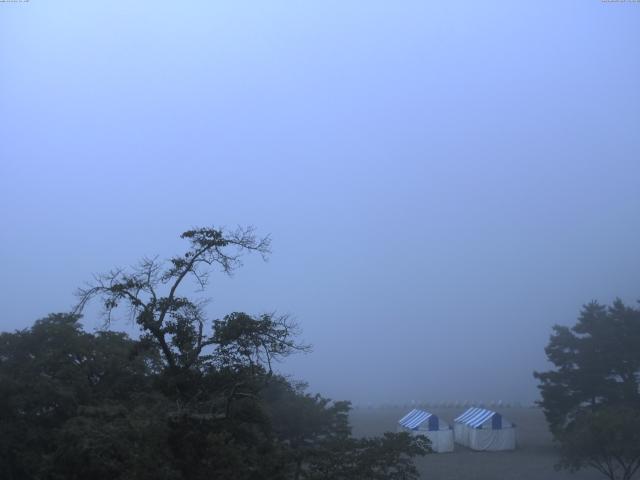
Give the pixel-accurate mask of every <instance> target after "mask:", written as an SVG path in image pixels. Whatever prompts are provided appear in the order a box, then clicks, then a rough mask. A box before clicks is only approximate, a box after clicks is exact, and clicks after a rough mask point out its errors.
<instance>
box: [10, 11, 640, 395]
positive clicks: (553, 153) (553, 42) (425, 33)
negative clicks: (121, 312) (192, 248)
mask: <svg viewBox="0 0 640 480" xmlns="http://www.w3.org/2000/svg"><path fill="white" fill-rule="evenodd" d="M0 113H1V115H0V159H1V164H0V202H1V205H2V207H1V208H2V210H1V219H2V226H1V228H0V242H1V243H0V246H1V248H0V262H1V265H2V273H1V274H0V301H1V304H2V310H3V311H2V325H1V327H2V329H3V330H12V329H17V328H24V327H27V326H28V325H30V324H31V323H32V322H33V321H34V320H36V319H37V318H40V317H42V316H44V315H46V314H47V313H49V312H54V311H63V310H68V309H69V307H70V306H71V305H72V304H73V302H74V297H73V295H72V294H73V292H74V290H75V289H76V287H78V286H80V285H81V284H82V283H83V282H84V281H85V280H87V279H89V278H90V276H91V274H93V273H97V272H102V271H105V270H108V269H110V268H111V267H113V266H117V265H121V266H126V265H130V264H133V263H135V262H136V261H137V259H139V258H140V257H141V256H143V255H153V254H159V255H160V256H161V257H168V256H169V255H171V254H173V253H179V252H181V250H182V247H183V246H182V243H181V241H180V240H179V239H178V234H179V233H180V232H182V231H184V230H185V229H187V228H189V227H192V226H205V225H212V224H215V225H217V226H219V225H227V226H231V227H233V226H235V225H237V224H241V225H247V224H252V225H255V226H256V228H257V229H258V231H259V232H261V233H265V234H266V233H271V235H272V237H273V255H272V256H271V258H270V260H269V262H267V263H262V262H261V261H260V260H259V259H258V258H248V259H247V261H246V263H245V267H244V268H243V269H242V270H240V271H238V272H237V274H236V275H235V276H234V277H233V278H232V279H227V278H225V277H223V276H221V275H220V276H215V277H214V278H213V282H212V286H211V287H212V288H211V290H210V293H211V297H212V298H213V301H212V303H211V305H210V311H211V316H212V318H215V317H218V316H221V315H224V314H225V313H228V312H230V311H233V310H243V311H248V312H251V313H259V312H262V311H271V310H278V311H279V312H282V313H291V314H292V315H293V316H295V317H296V318H297V319H298V321H299V322H300V324H301V325H302V327H303V330H304V333H303V338H304V339H305V340H307V341H308V342H310V343H312V344H313V345H314V352H313V353H312V354H310V355H304V356H298V357H295V358H292V359H290V360H289V361H288V362H287V363H285V364H283V365H282V366H281V367H280V368H281V369H282V371H284V372H287V373H290V374H292V375H294V376H295V377H297V378H304V379H306V380H308V381H309V382H310V384H311V387H312V389H313V390H314V391H320V392H322V393H324V394H326V395H328V396H331V397H333V398H349V399H353V400H354V401H355V402H358V403H363V402H374V403H375V402H384V401H405V400H410V399H416V400H425V399H431V400H444V399H454V400H456V399H462V400H464V399H481V400H492V399H506V400H511V399H516V400H523V401H529V400H532V399H534V398H536V396H537V391H536V387H535V382H534V379H533V378H532V375H531V372H532V371H533V370H534V369H544V368H546V367H547V364H546V362H545V357H544V352H543V348H544V346H545V344H546V342H547V340H548V336H549V333H550V328H551V326H552V325H553V324H555V323H561V324H571V323H573V322H574V320H575V318H576V315H577V313H578V310H579V308H580V306H581V304H583V303H585V302H588V301H590V300H592V299H598V300H600V301H602V302H609V301H611V300H612V299H613V298H615V297H616V296H620V297H621V298H622V299H623V300H625V301H627V302H635V301H636V299H638V298H640V250H639V245H640V223H639V220H640V189H639V188H638V180H639V178H640V134H639V133H640V4H638V3H632V2H628V3H608V2H600V1H598V0H580V1H565V2H558V1H542V2H511V1H504V2H492V1H486V2H476V1H469V2H449V1H440V2H426V1H406V2H382V1H380V2H377V1H372V0H367V1H354V2H345V1H326V0H323V1H321V2H280V1H269V2H263V1H256V2H236V1H228V2H204V1H203V2H197V1H194V2H178V1H174V2H161V1H160V2H158V1H154V2H150V1H149V2H147V1H138V2H125V3H122V2H86V1H85V2H81V1H77V2H63V1H56V2H47V1H41V0H31V1H30V2H28V3H0ZM85 324H86V325H87V327H88V328H96V327H97V326H99V324H100V320H99V318H98V316H97V315H96V312H93V311H92V312H90V315H88V316H87V318H85ZM116 327H117V328H122V329H126V330H128V331H130V332H133V331H134V329H133V327H132V326H131V325H128V324H127V323H126V322H120V323H118V324H117V325H116Z"/></svg>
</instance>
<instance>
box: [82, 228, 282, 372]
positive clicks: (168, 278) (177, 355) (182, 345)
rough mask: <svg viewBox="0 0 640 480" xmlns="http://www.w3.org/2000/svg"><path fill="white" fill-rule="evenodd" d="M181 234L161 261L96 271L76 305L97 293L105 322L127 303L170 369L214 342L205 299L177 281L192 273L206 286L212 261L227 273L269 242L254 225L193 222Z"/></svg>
mask: <svg viewBox="0 0 640 480" xmlns="http://www.w3.org/2000/svg"><path fill="white" fill-rule="evenodd" d="M181 238H183V239H185V240H188V242H189V248H188V249H187V251H186V252H185V253H184V254H183V255H180V256H174V257H172V258H170V259H169V260H168V261H165V262H162V261H158V259H157V257H155V258H144V259H143V260H142V261H141V262H140V263H139V264H138V265H137V266H136V267H133V268H131V269H128V270H127V269H115V270H112V271H110V272H108V273H106V274H102V275H96V276H94V280H93V282H90V283H88V284H87V286H86V287H85V288H81V289H79V290H78V292H77V296H78V299H79V301H78V304H77V306H76V307H75V313H81V312H82V310H83V309H84V307H85V306H86V304H87V303H88V302H89V301H90V300H92V299H94V298H100V299H101V301H102V303H103V307H104V313H105V316H106V323H107V324H109V323H110V322H111V319H112V313H113V312H114V310H115V309H117V308H118V307H120V306H123V307H126V308H128V309H129V312H130V315H131V318H132V319H133V320H135V321H136V322H137V323H138V325H139V326H140V328H141V329H142V331H143V332H144V334H145V335H146V338H147V339H148V340H150V341H153V342H155V343H156V344H157V345H158V347H159V348H160V350H161V352H162V355H163V357H164V359H165V361H166V364H167V366H168V367H169V368H171V369H174V368H190V367H192V366H194V365H195V364H196V363H197V362H198V360H199V358H200V355H201V353H202V351H203V349H204V348H205V347H206V346H207V345H212V344H213V343H214V342H215V338H214V335H207V334H206V333H205V324H206V318H205V314H204V312H203V305H204V304H203V302H202V301H196V300H191V299H189V298H188V297H186V296H182V295H180V290H181V287H183V286H184V284H185V282H187V280H189V279H191V280H194V281H195V282H196V283H197V285H198V286H199V288H200V289H202V290H204V289H205V288H206V286H207V282H208V279H209V274H210V272H211V269H212V268H213V267H216V266H217V267H219V268H220V269H221V270H222V272H224V273H225V274H227V275H231V274H232V273H233V272H234V270H235V269H236V268H238V267H239V266H241V265H242V263H241V258H242V256H243V255H244V254H246V253H252V252H255V253H259V254H260V255H261V256H262V257H263V259H266V257H267V255H268V254H269V253H270V249H269V247H270V243H271V239H270V237H269V236H265V237H261V238H260V237H257V236H256V234H255V231H254V229H253V228H252V227H248V228H242V227H238V228H237V229H235V230H233V231H226V230H224V229H216V228H196V229H192V230H188V231H186V232H184V233H183V234H182V235H181ZM269 355H270V354H268V355H267V358H268V359H269V358H270V356H269Z"/></svg>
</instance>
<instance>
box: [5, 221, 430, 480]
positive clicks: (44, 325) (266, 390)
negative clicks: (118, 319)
mask: <svg viewBox="0 0 640 480" xmlns="http://www.w3.org/2000/svg"><path fill="white" fill-rule="evenodd" d="M182 237H183V238H184V239H186V240H187V241H188V242H189V248H188V249H187V251H186V252H185V253H184V254H183V255H181V256H176V257H174V258H172V259H170V260H169V261H168V262H167V264H163V263H162V262H157V261H156V260H155V259H144V260H143V261H142V262H141V263H140V265H139V266H138V267H137V268H135V269H132V270H130V271H126V270H114V271H112V272H109V273H108V274H106V275H101V276H98V277H96V278H95V279H94V282H93V283H91V284H90V285H88V286H87V287H86V288H84V289H81V290H80V291H79V304H78V308H77V309H76V311H75V312H73V313H63V314H53V315H50V316H48V317H47V318H45V319H42V320H39V321H37V322H36V323H35V324H34V325H33V326H32V327H31V328H29V329H27V330H23V331H19V332H15V333H3V334H1V335H0V429H1V431H2V435H0V478H3V479H8V480H18V479H20V480H22V479H88V478H90V479H92V480H101V479H105V480H107V479H109V480H112V479H149V480H151V479H153V480H157V479H166V480H169V479H171V480H181V479H211V478H220V479H227V478H228V479H238V480H242V479H363V480H364V479H416V478H418V476H419V474H418V472H417V470H416V468H415V466H414V464H413V458H414V457H416V456H422V455H424V454H425V453H427V452H428V451H429V447H428V442H427V441H426V439H425V438H424V437H420V438H417V439H416V438H415V437H411V436H409V435H407V434H396V433H385V434H384V435H382V436H379V437H371V438H354V437H352V436H351V430H350V427H349V422H348V412H349V409H350V405H349V402H332V401H330V400H329V399H326V398H324V397H322V396H320V395H311V394H309V393H307V391H306V388H305V385H304V384H302V383H295V382H292V381H291V380H289V379H287V378H284V377H283V376H281V375H279V374H278V373H277V372H276V371H274V369H273V365H274V362H275V361H276V360H278V359H280V358H282V357H286V356H287V355H290V354H291V353H293V352H296V351H303V350H307V349H308V347H307V346H305V345H302V344H299V343H298V342H297V340H296V326H295V324H293V323H292V322H291V321H290V320H289V319H288V318H287V317H286V316H276V315H272V314H263V315H259V316H252V315H248V314H246V313H242V312H234V313H231V314H229V315H227V316H225V317H224V318H222V319H219V320H215V321H213V322H208V321H207V319H206V315H205V312H204V309H203V304H202V303H199V302H197V301H195V300H192V299H190V298H189V297H187V296H184V295H182V294H181V293H180V292H181V291H182V290H183V289H184V287H185V285H188V283H187V282H188V281H189V280H191V281H195V282H196V284H197V285H198V286H199V287H200V288H205V287H206V283H207V278H208V277H207V276H208V274H209V272H210V270H209V268H210V267H212V266H219V267H220V268H221V269H222V271H223V272H225V273H231V272H232V271H233V270H234V269H235V268H237V267H238V266H239V265H240V258H241V256H242V255H243V254H244V253H247V252H257V253H260V254H262V255H266V254H268V252H269V239H268V238H262V239H260V238H257V237H256V236H255V235H254V233H253V231H252V230H251V229H238V230H236V231H233V232H226V231H223V230H217V229H213V228H206V229H195V230H190V231H188V232H185V233H184V234H183V235H182ZM93 299H97V300H99V301H100V302H101V303H102V305H103V306H104V310H105V314H106V318H107V325H106V326H108V325H109V323H110V319H111V315H112V313H113V312H114V311H115V310H116V309H118V308H119V307H124V308H125V309H126V310H127V311H129V312H130V314H131V316H132V318H133V320H134V321H135V322H136V323H137V325H139V327H140V337H139V338H138V339H132V338H129V337H128V336H127V335H126V334H124V333H119V332H115V331H111V330H109V329H106V328H105V330H103V331H99V332H96V333H88V332H86V331H85V330H84V329H83V328H82V326H81V324H80V320H81V315H80V313H81V311H82V309H83V307H84V306H85V305H86V304H87V303H88V302H90V301H92V300H93Z"/></svg>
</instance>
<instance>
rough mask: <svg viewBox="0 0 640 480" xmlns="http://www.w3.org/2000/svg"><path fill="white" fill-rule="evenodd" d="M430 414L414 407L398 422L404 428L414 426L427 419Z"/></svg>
mask: <svg viewBox="0 0 640 480" xmlns="http://www.w3.org/2000/svg"><path fill="white" fill-rule="evenodd" d="M432 415H433V414H432V413H429V412H425V411H424V410H419V409H417V408H414V409H413V410H411V411H410V412H409V413H407V414H406V415H405V416H404V417H402V418H401V419H400V420H398V423H399V424H400V425H402V426H403V427H405V428H416V427H418V426H420V425H422V424H423V423H424V422H426V421H427V420H429V417H431V416H432Z"/></svg>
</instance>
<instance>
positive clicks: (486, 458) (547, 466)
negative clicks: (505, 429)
mask: <svg viewBox="0 0 640 480" xmlns="http://www.w3.org/2000/svg"><path fill="white" fill-rule="evenodd" d="M409 410H410V408H407V409H405V408H372V409H354V410H353V411H352V412H351V416H350V418H351V424H352V426H353V433H354V435H357V436H372V435H380V434H381V433H383V432H385V431H393V432H395V431H396V425H397V423H396V422H397V421H398V419H399V418H401V417H402V416H403V415H404V414H405V413H407V412H408V411H409ZM463 410H464V409H462V408H433V409H430V411H432V412H433V413H435V414H436V415H438V416H440V418H442V419H443V420H446V421H447V422H449V423H450V424H452V423H453V419H454V418H455V417H456V416H457V415H459V414H460V413H461V412H462V411H463ZM498 411H500V413H502V414H503V415H504V416H505V417H506V418H507V419H509V420H511V421H513V422H515V424H516V425H517V427H518V432H517V438H518V448H517V450H515V451H512V452H474V451H472V450H469V449H467V448H465V447H461V446H459V445H457V444H456V446H455V451H454V452H453V453H441V454H432V455H427V456H426V457H424V458H420V459H418V460H417V461H416V464H417V465H418V468H419V469H420V472H421V474H422V478H424V479H429V480H454V479H455V480H597V479H602V478H604V477H602V475H601V474H599V473H598V472H596V471H595V470H593V471H592V470H584V471H581V472H578V473H575V474H571V473H569V472H566V471H560V472H558V471H555V470H554V468H553V466H554V464H555V463H556V461H557V451H556V448H555V446H554V444H553V441H552V438H551V434H550V433H549V430H548V429H547V424H546V422H545V419H544V416H543V414H542V411H541V410H539V409H537V408H504V409H498Z"/></svg>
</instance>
